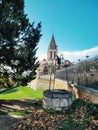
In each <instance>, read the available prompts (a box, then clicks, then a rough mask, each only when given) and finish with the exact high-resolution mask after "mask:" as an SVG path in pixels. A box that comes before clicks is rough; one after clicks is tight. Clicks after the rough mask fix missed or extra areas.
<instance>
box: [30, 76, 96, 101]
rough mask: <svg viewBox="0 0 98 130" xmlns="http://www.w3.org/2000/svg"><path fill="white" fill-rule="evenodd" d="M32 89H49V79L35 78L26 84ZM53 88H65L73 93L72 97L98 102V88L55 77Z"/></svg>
mask: <svg viewBox="0 0 98 130" xmlns="http://www.w3.org/2000/svg"><path fill="white" fill-rule="evenodd" d="M53 83H54V81H51V89H53ZM28 86H29V87H30V88H32V89H44V90H46V89H49V80H44V79H35V80H33V81H32V82H31V83H29V85H28ZM54 89H65V90H68V91H71V92H72V93H73V98H80V99H83V100H85V101H90V102H93V103H98V90H94V89H90V88H87V87H85V86H77V85H75V84H69V83H68V82H66V81H63V80H59V79H55V86H54Z"/></svg>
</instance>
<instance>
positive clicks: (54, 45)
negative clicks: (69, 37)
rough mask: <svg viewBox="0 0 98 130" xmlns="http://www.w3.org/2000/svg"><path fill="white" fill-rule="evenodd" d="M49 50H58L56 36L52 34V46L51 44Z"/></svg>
mask: <svg viewBox="0 0 98 130" xmlns="http://www.w3.org/2000/svg"><path fill="white" fill-rule="evenodd" d="M49 48H50V49H56V48H57V45H56V42H55V38H54V34H52V38H51V41H50V44H49Z"/></svg>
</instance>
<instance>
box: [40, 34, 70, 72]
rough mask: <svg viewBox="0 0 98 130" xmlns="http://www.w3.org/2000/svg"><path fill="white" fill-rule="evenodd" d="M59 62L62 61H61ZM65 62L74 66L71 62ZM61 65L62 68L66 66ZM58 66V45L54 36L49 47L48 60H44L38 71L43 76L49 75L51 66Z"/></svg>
mask: <svg viewBox="0 0 98 130" xmlns="http://www.w3.org/2000/svg"><path fill="white" fill-rule="evenodd" d="M59 62H61V61H60V59H59ZM64 62H68V64H72V63H71V62H70V61H69V60H66V61H64ZM59 64H61V65H60V66H61V67H64V65H62V63H59ZM51 65H53V66H55V67H57V66H58V47H57V44H56V42H55V38H54V34H52V37H51V40H50V43H49V46H48V50H47V59H43V60H42V61H41V63H40V66H39V68H38V71H39V72H40V73H42V74H48V72H49V66H51Z"/></svg>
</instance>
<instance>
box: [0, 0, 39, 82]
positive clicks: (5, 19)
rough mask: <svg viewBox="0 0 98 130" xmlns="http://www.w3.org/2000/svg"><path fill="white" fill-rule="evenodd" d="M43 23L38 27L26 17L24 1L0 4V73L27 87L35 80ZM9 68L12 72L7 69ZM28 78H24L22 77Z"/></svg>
mask: <svg viewBox="0 0 98 130" xmlns="http://www.w3.org/2000/svg"><path fill="white" fill-rule="evenodd" d="M40 37H41V23H38V25H37V26H36V27H35V26H34V22H33V23H30V22H29V19H28V18H27V15H26V14H25V13H24V0H14V1H13V0H2V3H1V4H0V65H1V66H3V67H2V69H1V70H0V73H1V74H3V76H6V78H8V79H9V78H12V79H14V80H15V81H16V82H18V81H21V83H23V84H26V83H27V82H28V81H29V80H31V79H34V78H35V74H36V72H35V71H36V69H37V67H38V65H39V63H38V62H36V60H37V57H36V51H37V44H38V42H39V40H40ZM5 66H9V67H10V69H9V70H8V69H6V67H5ZM24 72H25V73H26V75H23V73H24Z"/></svg>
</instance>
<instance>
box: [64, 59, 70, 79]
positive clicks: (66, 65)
mask: <svg viewBox="0 0 98 130" xmlns="http://www.w3.org/2000/svg"><path fill="white" fill-rule="evenodd" d="M68 66H69V62H68V60H66V61H65V67H66V80H68V71H67V67H68Z"/></svg>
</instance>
